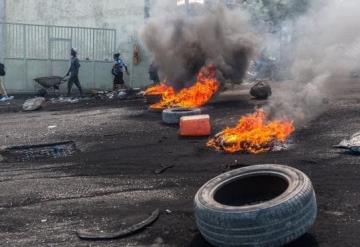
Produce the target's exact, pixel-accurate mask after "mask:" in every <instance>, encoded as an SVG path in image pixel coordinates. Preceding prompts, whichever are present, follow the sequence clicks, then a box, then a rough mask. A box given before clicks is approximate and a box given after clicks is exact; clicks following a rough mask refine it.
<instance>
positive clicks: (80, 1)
mask: <svg viewBox="0 0 360 247" xmlns="http://www.w3.org/2000/svg"><path fill="white" fill-rule="evenodd" d="M2 1H6V8H5V9H6V13H5V14H6V21H7V22H16V23H29V24H45V25H64V26H78V27H98V28H112V29H116V30H117V44H118V50H119V51H121V53H122V54H123V57H124V58H125V60H126V61H127V63H128V64H129V67H130V69H131V74H132V76H131V77H130V78H127V80H128V83H129V84H132V86H135V87H136V86H142V85H144V84H148V83H149V82H148V75H147V67H148V64H149V61H148V60H149V59H148V58H147V55H146V54H145V53H144V51H142V52H141V55H142V62H141V64H139V65H133V64H132V51H133V45H134V43H136V40H137V35H136V34H137V31H138V30H139V28H140V27H141V25H142V24H143V23H144V20H145V18H144V17H145V2H146V0H0V16H1V9H4V8H1V3H2Z"/></svg>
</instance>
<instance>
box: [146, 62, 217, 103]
mask: <svg viewBox="0 0 360 247" xmlns="http://www.w3.org/2000/svg"><path fill="white" fill-rule="evenodd" d="M219 88H220V83H219V82H218V80H217V79H216V68H215V66H213V65H209V66H206V67H203V68H202V69H201V70H200V72H199V74H198V76H197V81H196V83H195V84H194V85H193V86H191V87H189V88H184V89H182V90H181V91H179V92H175V90H174V88H172V87H171V86H168V85H166V84H164V83H162V84H160V85H158V86H154V87H151V88H149V89H148V90H147V91H146V92H145V95H162V100H161V101H160V102H159V103H156V104H154V105H152V106H150V107H151V108H152V109H162V108H173V107H174V108H175V107H176V108H177V107H180V108H194V107H200V106H203V105H205V104H206V103H208V102H209V100H210V99H211V98H212V97H213V96H214V95H215V93H216V92H217V91H218V90H219Z"/></svg>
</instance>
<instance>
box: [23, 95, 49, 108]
mask: <svg viewBox="0 0 360 247" xmlns="http://www.w3.org/2000/svg"><path fill="white" fill-rule="evenodd" d="M45 101H46V100H45V98H43V97H36V98H33V99H28V100H26V101H25V103H24V104H23V110H24V111H36V110H39V109H40V108H41V107H43V105H44V104H45Z"/></svg>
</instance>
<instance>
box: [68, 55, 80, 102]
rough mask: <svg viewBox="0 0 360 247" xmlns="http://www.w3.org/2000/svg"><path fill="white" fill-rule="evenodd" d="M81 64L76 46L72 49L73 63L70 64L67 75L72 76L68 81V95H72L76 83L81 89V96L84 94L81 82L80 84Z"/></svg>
mask: <svg viewBox="0 0 360 247" xmlns="http://www.w3.org/2000/svg"><path fill="white" fill-rule="evenodd" d="M80 66H81V65H80V62H79V59H78V58H77V51H76V50H75V49H74V48H72V49H71V65H70V68H69V71H68V73H67V74H66V76H69V75H70V78H69V81H68V93H67V96H68V97H69V96H70V95H71V89H72V87H73V85H74V84H75V86H76V87H77V88H78V89H79V91H80V96H83V90H82V88H81V84H80V80H79V70H80Z"/></svg>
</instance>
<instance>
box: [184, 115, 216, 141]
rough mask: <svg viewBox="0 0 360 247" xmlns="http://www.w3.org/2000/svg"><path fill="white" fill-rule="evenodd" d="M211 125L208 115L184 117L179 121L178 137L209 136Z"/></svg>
mask: <svg viewBox="0 0 360 247" xmlns="http://www.w3.org/2000/svg"><path fill="white" fill-rule="evenodd" d="M210 134H211V124H210V116H209V115H195V116H185V117H182V118H181V119H180V135H181V136H188V137H192V136H193V137H197V136H209V135H210Z"/></svg>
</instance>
